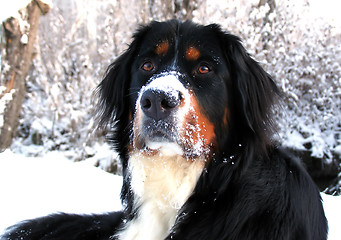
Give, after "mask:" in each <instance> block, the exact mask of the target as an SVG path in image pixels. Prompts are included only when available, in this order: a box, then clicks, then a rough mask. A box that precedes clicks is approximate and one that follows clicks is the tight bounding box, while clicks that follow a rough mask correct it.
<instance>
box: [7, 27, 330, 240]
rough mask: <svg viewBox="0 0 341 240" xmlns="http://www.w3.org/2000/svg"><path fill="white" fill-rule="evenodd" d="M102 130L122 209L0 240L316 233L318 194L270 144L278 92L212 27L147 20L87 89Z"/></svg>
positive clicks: (320, 234) (321, 225)
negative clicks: (107, 132) (118, 173)
mask: <svg viewBox="0 0 341 240" xmlns="http://www.w3.org/2000/svg"><path fill="white" fill-rule="evenodd" d="M97 93H98V96H99V104H98V105H99V106H98V108H99V113H100V121H99V125H100V126H102V127H103V126H107V125H110V126H112V129H113V130H112V137H111V138H112V139H111V140H112V141H111V142H112V143H113V147H114V149H115V150H116V151H117V152H118V153H119V156H120V158H121V161H122V166H123V187H122V192H121V198H122V203H123V206H124V210H123V211H122V212H113V213H108V214H102V215H70V214H54V215H50V216H47V217H42V218H37V219H33V220H28V221H25V222H22V223H19V224H18V225H16V226H14V227H11V228H9V230H8V231H7V232H6V233H5V235H3V237H2V239H91V240H94V239H119V240H162V239H167V240H194V239H195V240H208V239H216V240H224V239H226V240H228V239H235V240H243V239H250V240H256V239H257V240H264V239H268V240H280V239H283V240H284V239H285V240H289V239H297V240H304V239H311V240H319V239H326V238H327V229H328V227H327V220H326V218H325V215H324V211H323V207H322V203H321V197H320V194H319V190H318V188H317V187H316V185H315V184H314V182H313V181H312V179H311V178H310V177H309V175H308V173H307V172H306V170H305V169H304V167H303V166H302V164H301V163H300V161H299V160H298V159H297V158H296V157H294V156H293V155H291V154H290V153H288V152H286V151H284V150H283V149H281V147H279V146H278V144H275V143H274V140H273V134H274V129H275V126H274V125H275V124H274V123H273V121H272V120H273V118H272V116H273V113H274V111H273V105H274V103H275V102H276V101H277V100H278V99H279V95H280V92H279V90H278V89H277V87H276V85H275V83H274V81H273V80H272V79H271V77H270V75H269V74H267V73H266V72H265V71H264V70H263V69H262V67H261V66H260V65H259V64H258V63H257V62H256V61H255V60H253V59H252V58H251V57H250V55H249V54H248V53H247V51H246V50H245V49H244V47H243V45H242V44H241V41H240V39H239V38H238V37H236V36H234V35H232V34H230V33H228V32H225V31H223V30H222V29H221V28H220V27H219V26H218V25H216V24H212V25H207V26H202V25H197V24H194V23H193V22H190V21H186V22H179V21H177V20H171V21H167V22H151V23H150V24H149V25H146V26H143V27H141V28H140V29H139V30H138V31H137V32H136V33H135V35H134V38H133V41H132V43H131V44H130V46H129V48H128V49H127V50H126V51H125V52H124V53H123V54H122V55H121V56H120V57H118V58H117V59H116V61H114V62H113V63H112V64H111V65H110V66H109V68H108V70H107V72H106V75H105V77H104V79H103V80H102V82H101V83H100V85H99V87H98V91H97Z"/></svg>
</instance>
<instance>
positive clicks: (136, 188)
mask: <svg viewBox="0 0 341 240" xmlns="http://www.w3.org/2000/svg"><path fill="white" fill-rule="evenodd" d="M204 165H205V163H204V161H203V160H199V159H196V160H195V161H191V160H188V159H185V158H183V157H181V156H178V155H166V156H165V155H164V154H161V153H160V154H157V155H155V156H152V157H151V156H145V155H143V154H141V153H139V152H138V153H134V154H132V156H130V160H129V169H130V171H131V174H132V182H131V183H132V186H131V187H132V190H133V192H134V197H135V202H134V208H135V209H138V211H137V216H136V218H135V219H133V220H132V221H130V222H127V224H126V227H125V228H124V229H123V230H122V231H121V232H120V233H119V239H121V240H145V239H148V240H162V239H164V238H165V237H166V236H167V235H168V234H169V231H170V229H171V228H172V226H173V224H174V222H175V219H176V216H177V213H178V210H179V209H180V208H181V206H182V205H183V204H184V203H185V201H186V200H187V199H188V197H189V196H190V195H191V193H192V192H193V189H194V187H195V185H196V183H197V180H198V178H199V176H200V174H201V173H202V170H203V168H204Z"/></svg>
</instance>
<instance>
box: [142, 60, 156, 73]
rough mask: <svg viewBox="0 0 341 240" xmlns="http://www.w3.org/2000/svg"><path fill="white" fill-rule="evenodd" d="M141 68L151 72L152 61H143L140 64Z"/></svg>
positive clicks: (152, 68) (152, 67)
mask: <svg viewBox="0 0 341 240" xmlns="http://www.w3.org/2000/svg"><path fill="white" fill-rule="evenodd" d="M141 69H143V70H144V71H146V72H151V71H153V70H154V64H153V63H152V62H149V61H148V62H145V63H144V64H142V66H141Z"/></svg>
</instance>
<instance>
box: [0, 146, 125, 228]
mask: <svg viewBox="0 0 341 240" xmlns="http://www.w3.org/2000/svg"><path fill="white" fill-rule="evenodd" d="M121 185H122V178H121V177H120V176H115V175H113V174H110V173H107V172H105V171H103V170H101V169H100V168H96V167H94V166H93V165H91V163H89V162H86V161H82V162H72V161H70V160H68V159H67V158H66V157H65V155H63V154H62V153H60V152H50V153H48V154H47V155H46V156H45V157H37V158H34V157H25V156H23V155H19V154H14V153H12V152H11V151H10V150H6V151H5V152H3V153H0V233H1V232H2V230H3V229H4V228H6V227H8V226H10V225H13V224H15V223H16V222H18V221H21V220H24V219H30V218H35V217H39V216H44V215H47V214H50V213H54V212H68V213H101V212H108V211H117V210H120V209H121V208H122V207H121V202H120V199H119V194H120V190H121Z"/></svg>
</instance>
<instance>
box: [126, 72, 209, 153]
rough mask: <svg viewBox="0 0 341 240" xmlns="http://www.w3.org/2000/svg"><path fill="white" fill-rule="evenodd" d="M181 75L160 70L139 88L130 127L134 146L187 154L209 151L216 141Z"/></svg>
mask: <svg viewBox="0 0 341 240" xmlns="http://www.w3.org/2000/svg"><path fill="white" fill-rule="evenodd" d="M180 77H181V75H180V74H179V73H176V72H167V73H162V74H160V75H157V76H156V77H153V78H152V79H151V80H150V81H149V82H148V83H147V85H146V86H144V87H143V88H142V89H141V91H140V92H139V96H138V99H137V101H136V112H135V117H134V131H133V146H134V148H135V149H137V150H143V151H146V152H148V153H155V152H161V153H163V154H165V155H184V156H187V157H189V158H196V157H198V156H201V155H203V154H204V155H205V154H206V155H207V154H209V152H210V149H211V147H212V146H213V145H214V142H215V131H214V125H213V123H212V122H210V121H209V118H207V116H206V115H205V114H204V111H202V109H201V108H200V104H199V103H198V99H197V98H196V97H195V95H194V94H193V92H192V90H191V89H190V88H186V87H185V86H184V85H183V84H182V83H181V82H180V80H179V78H180Z"/></svg>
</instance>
